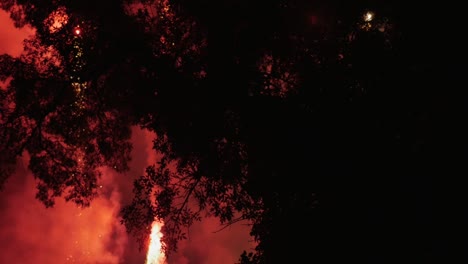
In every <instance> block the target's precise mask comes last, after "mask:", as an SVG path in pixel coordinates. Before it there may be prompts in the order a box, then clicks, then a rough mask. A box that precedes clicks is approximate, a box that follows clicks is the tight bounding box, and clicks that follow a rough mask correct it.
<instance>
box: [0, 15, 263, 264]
mask: <svg viewBox="0 0 468 264" xmlns="http://www.w3.org/2000/svg"><path fill="white" fill-rule="evenodd" d="M0 25H1V26H0V54H4V53H7V54H10V55H12V56H19V55H20V54H21V52H22V40H23V39H24V38H26V37H27V36H28V35H29V34H31V33H33V32H34V31H33V30H31V29H30V28H27V27H25V28H22V29H17V28H15V27H14V26H13V23H12V21H11V20H10V18H9V16H8V14H7V13H6V12H4V11H3V10H0ZM152 137H153V136H152V135H151V134H150V133H149V132H144V131H142V130H140V129H136V128H135V129H134V130H133V135H132V143H133V154H132V161H131V163H130V171H128V172H126V173H125V174H122V175H119V174H117V173H115V172H114V171H112V170H110V169H106V168H104V169H103V171H104V173H103V177H102V179H101V182H100V184H101V185H102V186H103V187H102V189H101V195H100V197H99V198H97V199H96V200H95V201H94V202H93V203H92V205H91V207H90V208H87V209H79V208H77V207H76V205H75V204H73V203H66V202H65V201H64V200H62V199H59V200H58V201H57V204H56V205H55V207H54V208H49V209H46V208H45V207H44V205H43V204H42V203H40V202H39V201H38V200H36V199H35V194H36V189H35V182H34V178H33V176H32V175H31V173H30V172H29V171H28V170H27V164H28V161H27V159H28V157H27V155H24V156H23V158H22V159H21V160H20V161H19V162H18V165H17V168H16V172H15V173H14V175H12V176H11V177H10V178H9V179H8V181H7V183H6V185H5V186H4V189H3V190H2V191H1V192H0V215H1V216H2V217H1V218H0V245H1V247H0V263H30V262H31V261H33V262H34V263H36V264H50V263H89V264H98V263H99V264H117V263H129V264H133V263H134V264H143V263H144V261H145V260H144V259H145V254H146V252H139V250H138V245H137V243H136V242H135V241H134V239H133V237H130V236H129V235H127V233H126V230H125V227H124V226H123V225H121V224H120V219H119V216H118V213H119V210H120V209H121V207H122V206H123V205H125V204H126V203H128V202H129V201H130V200H131V198H132V189H131V188H132V182H133V180H134V179H135V177H137V176H139V175H141V174H142V173H143V171H144V169H145V168H146V166H147V165H148V164H152V163H153V162H154V158H155V157H154V155H155V152H154V150H152V149H151V146H152V144H151V140H152ZM244 224H245V223H238V224H235V225H233V226H232V227H230V228H227V229H224V230H223V231H221V232H216V233H215V231H217V230H218V229H219V222H218V220H217V219H214V218H206V219H204V220H203V221H202V222H200V223H196V224H194V225H193V226H192V227H191V228H190V231H189V238H188V240H186V241H182V242H181V243H180V246H179V251H178V252H177V253H176V254H175V255H173V256H172V257H171V259H170V260H171V261H170V262H169V263H178V264H185V263H206V264H215V263H234V262H235V261H237V260H238V258H239V256H240V254H241V253H242V251H243V250H246V249H247V250H248V249H251V248H253V247H254V246H253V244H252V242H251V241H252V238H251V237H250V236H249V226H246V225H244Z"/></svg>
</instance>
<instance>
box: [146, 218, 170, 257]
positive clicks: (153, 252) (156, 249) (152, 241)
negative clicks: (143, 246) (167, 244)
mask: <svg viewBox="0 0 468 264" xmlns="http://www.w3.org/2000/svg"><path fill="white" fill-rule="evenodd" d="M161 227H162V224H161V223H159V222H156V221H155V222H153V225H152V226H151V235H150V238H149V247H148V254H147V255H146V264H164V263H165V260H166V258H165V256H164V253H163V252H162V250H161V249H162V245H161V239H162V236H163V235H162V233H161Z"/></svg>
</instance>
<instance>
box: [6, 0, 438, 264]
mask: <svg viewBox="0 0 468 264" xmlns="http://www.w3.org/2000/svg"><path fill="white" fill-rule="evenodd" d="M15 4H18V5H19V6H21V8H17V5H15ZM90 6H92V7H93V8H90ZM1 7H2V8H3V9H5V10H8V11H10V12H11V13H12V17H13V18H14V19H15V22H16V23H17V24H18V25H24V24H31V25H32V26H34V27H35V28H36V29H37V33H36V35H35V37H34V38H33V39H31V40H28V41H27V42H25V48H26V53H25V54H24V55H22V56H21V57H20V58H12V57H9V56H7V55H2V56H1V57H0V81H5V80H6V79H7V78H9V77H13V79H12V81H11V82H10V83H9V84H8V85H7V87H6V88H5V89H2V90H1V93H0V99H1V102H2V104H1V108H0V124H1V128H0V134H1V135H2V138H3V139H5V140H3V141H2V142H1V143H0V150H1V153H2V157H1V158H0V162H1V163H0V164H1V170H0V173H1V174H0V183H2V182H3V181H4V180H5V179H6V177H7V175H8V174H9V173H11V171H12V168H13V166H14V160H15V159H16V158H17V157H18V156H19V155H21V154H22V153H23V152H24V151H27V152H28V153H29V154H30V155H31V161H30V164H29V167H30V169H31V170H32V172H33V173H34V176H35V177H36V178H38V179H39V180H40V181H39V184H38V195H37V196H38V198H39V199H40V200H41V201H43V202H44V203H45V205H47V206H52V205H53V200H54V198H55V197H59V196H62V195H64V196H65V198H66V199H68V200H70V201H73V202H75V203H77V204H79V205H88V204H89V203H90V202H91V200H92V198H93V197H95V195H96V188H98V186H97V179H98V177H99V170H98V168H99V167H101V166H110V167H113V168H115V169H116V170H118V171H123V170H126V169H127V162H128V160H129V158H130V157H129V153H130V149H131V144H130V142H129V139H130V126H131V125H137V126H140V127H143V128H147V129H149V130H150V131H153V132H155V133H156V134H157V138H156V140H155V141H154V149H155V151H157V152H159V153H161V154H162V158H160V159H159V160H158V161H155V164H154V165H153V166H150V167H148V168H147V170H146V173H145V174H144V175H143V176H141V177H140V178H139V179H138V180H137V181H136V182H135V183H134V191H135V197H134V200H133V202H132V203H131V204H130V205H129V206H127V207H125V208H124V210H123V211H122V213H123V220H122V221H123V223H124V224H125V225H126V227H127V230H128V231H129V232H132V233H133V234H135V235H136V236H137V237H138V238H139V239H140V242H141V244H142V245H144V243H145V240H146V239H147V237H148V236H147V235H148V232H149V228H148V227H149V226H150V225H151V223H152V222H153V221H154V220H155V219H161V220H164V222H165V226H164V228H163V233H164V234H165V236H164V244H165V248H166V250H168V251H170V250H176V249H177V242H178V241H179V240H181V239H184V238H185V234H184V230H185V228H186V227H188V226H190V225H191V224H192V223H193V222H194V221H197V220H200V219H201V218H202V217H204V216H205V215H206V214H208V215H214V216H216V217H218V218H219V219H220V220H221V222H222V224H223V225H224V226H227V225H230V224H232V223H235V222H237V221H247V222H249V223H250V224H251V225H252V230H251V234H252V235H253V236H254V237H255V239H256V241H257V242H258V245H257V248H256V252H255V254H248V253H245V254H243V255H242V256H241V259H240V262H241V263H276V262H281V261H283V262H284V261H290V262H291V261H292V262H294V260H297V261H301V262H304V259H305V261H306V262H308V261H309V260H310V261H312V260H316V261H320V260H321V261H322V262H325V263H334V262H335V261H343V260H350V259H362V258H364V259H366V261H370V262H372V261H375V259H374V257H376V256H377V257H378V256H381V255H385V253H386V252H388V251H387V249H382V248H385V247H388V248H390V246H391V245H392V244H391V243H393V242H395V241H400V242H401V244H400V245H399V249H401V250H399V251H398V250H397V251H398V253H394V255H393V256H392V257H389V258H388V259H387V260H389V259H393V258H395V259H397V257H398V256H400V255H399V254H403V253H402V252H407V250H408V249H407V248H408V247H409V245H410V244H411V242H405V241H401V239H400V240H399V239H397V238H396V237H397V236H398V235H404V232H407V231H408V230H409V228H410V227H409V226H410V225H404V224H402V223H400V222H398V221H402V220H401V219H400V218H399V214H400V213H401V210H403V211H404V210H410V209H409V208H410V207H409V206H408V205H406V200H411V199H413V198H411V195H410V194H408V193H406V192H405V191H401V190H400V189H401V188H402V186H406V185H405V184H402V185H399V184H397V183H396V182H398V181H402V182H403V181H405V180H406V179H405V176H407V173H408V174H410V173H416V174H417V175H419V173H420V172H418V170H417V168H418V165H416V164H419V165H421V164H423V163H425V162H428V161H435V160H437V159H435V158H433V157H432V156H433V155H434V153H436V150H433V149H430V148H431V146H436V148H437V150H444V149H446V146H445V145H444V144H441V143H439V141H438V134H437V132H435V130H431V129H432V128H433V126H432V124H433V122H438V121H440V115H441V113H435V112H434V110H433V109H432V108H431V105H430V104H431V102H432V101H433V100H434V98H437V97H438V96H439V94H438V93H437V90H436V88H437V87H439V85H440V84H441V83H440V82H441V81H440V80H442V79H443V75H441V76H432V78H426V75H427V73H428V72H429V70H428V69H427V68H426V67H434V64H429V63H425V64H424V63H423V65H418V64H417V63H416V62H415V61H414V57H413V54H414V51H415V50H418V49H419V48H418V45H420V44H421V42H420V41H421V37H420V36H422V35H423V34H422V33H420V32H419V31H418V30H419V29H417V27H415V26H414V25H416V24H417V23H415V22H410V21H413V20H414V21H419V18H421V17H418V18H415V17H414V14H413V12H414V11H416V9H412V8H411V7H410V6H403V5H400V4H399V3H394V4H391V5H390V4H389V3H384V2H373V3H372V4H370V3H365V2H360V3H348V2H346V1H313V2H310V1H300V0H297V1H255V2H251V1H196V2H195V1H183V0H173V1H169V0H158V1H100V2H99V3H96V2H91V1H74V2H62V1H41V3H36V2H33V1H26V0H17V1H11V0H10V1H7V0H3V1H2V2H1ZM212 10H214V11H212ZM413 34H414V35H413ZM418 34H419V35H418ZM423 89H424V91H423ZM405 166H409V167H410V169H408V170H404V169H403V168H404V167H405ZM427 171H430V169H427ZM393 178H395V179H393ZM412 179H414V178H412ZM394 193H397V194H398V195H396V196H398V198H395V199H396V200H392V198H391V197H393V196H394ZM406 198H407V199H406ZM398 199H401V200H398ZM405 199H406V200H405ZM393 203H395V205H394V204H393ZM381 208H385V210H384V212H381V211H379V210H381ZM400 209H401V210H400ZM379 212H380V213H382V214H383V216H380V215H379ZM372 217H387V219H385V220H378V221H377V222H373V221H372V220H370V219H372ZM379 221H380V222H379ZM374 225H375V226H374ZM379 225H390V226H391V227H389V229H388V230H387V231H385V232H384V234H382V237H386V238H388V240H386V241H384V240H385V239H382V238H380V237H377V236H378V235H375V234H373V233H372V231H369V230H370V229H372V228H376V229H377V230H380V228H381V227H380V226H379ZM369 226H370V227H369ZM399 227H401V230H397V229H398V228H399ZM392 228H394V229H395V230H396V231H395V230H394V229H392ZM362 230H366V231H362ZM392 231H395V232H394V233H392ZM356 237H363V238H364V240H365V241H364V242H363V243H356ZM304 239H305V240H307V243H303V242H301V241H302V240H304ZM373 240H376V241H380V242H382V244H383V246H382V247H378V246H375V245H374V243H372V242H371V241H373ZM390 241H391V242H390ZM416 241H419V240H417V239H416ZM363 248H366V250H367V249H370V250H371V251H372V252H371V253H369V254H367V253H368V252H367V251H366V250H363ZM421 248H423V247H421ZM405 250H406V251H405ZM418 250H419V251H416V252H423V251H424V250H423V249H418ZM337 252H339V254H338V253H337ZM416 254H418V253H414V255H416ZM363 256H364V257H363ZM419 259H421V258H419Z"/></svg>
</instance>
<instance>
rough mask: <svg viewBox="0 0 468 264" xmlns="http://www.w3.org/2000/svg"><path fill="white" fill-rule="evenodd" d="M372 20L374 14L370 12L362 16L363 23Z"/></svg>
mask: <svg viewBox="0 0 468 264" xmlns="http://www.w3.org/2000/svg"><path fill="white" fill-rule="evenodd" d="M372 19H374V13H373V12H371V11H368V12H366V13H365V14H364V21H365V22H371V21H372Z"/></svg>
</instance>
